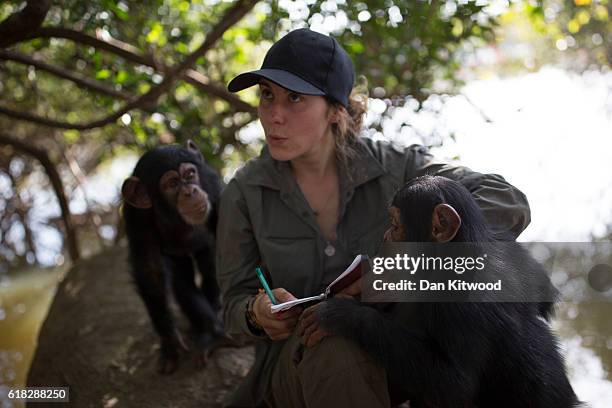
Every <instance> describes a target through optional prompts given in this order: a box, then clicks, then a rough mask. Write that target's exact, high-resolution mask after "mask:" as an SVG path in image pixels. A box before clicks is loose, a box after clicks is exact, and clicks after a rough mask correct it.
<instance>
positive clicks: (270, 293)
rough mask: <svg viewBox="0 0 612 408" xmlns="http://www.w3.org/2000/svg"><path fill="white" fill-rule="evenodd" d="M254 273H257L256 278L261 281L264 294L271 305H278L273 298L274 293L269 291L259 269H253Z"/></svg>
mask: <svg viewBox="0 0 612 408" xmlns="http://www.w3.org/2000/svg"><path fill="white" fill-rule="evenodd" d="M255 272H257V277H258V278H259V280H260V281H261V285H262V286H263V288H264V290H265V291H266V294H267V295H268V297H269V298H270V300H271V301H272V304H273V305H276V304H278V302H277V301H276V298H275V297H274V293H272V291H271V290H270V286H268V282H266V278H265V277H264V274H263V272H262V271H261V268H260V267H259V266H258V267H257V268H255Z"/></svg>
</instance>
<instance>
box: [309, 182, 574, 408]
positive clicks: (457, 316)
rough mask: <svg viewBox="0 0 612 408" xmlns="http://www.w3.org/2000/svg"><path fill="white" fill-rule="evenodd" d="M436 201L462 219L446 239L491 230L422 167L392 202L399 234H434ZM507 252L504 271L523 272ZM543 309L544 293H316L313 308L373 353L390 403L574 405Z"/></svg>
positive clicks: (420, 237) (466, 200)
mask: <svg viewBox="0 0 612 408" xmlns="http://www.w3.org/2000/svg"><path fill="white" fill-rule="evenodd" d="M441 203H446V204H448V205H450V206H451V207H453V208H454V209H455V210H456V212H457V214H458V215H459V216H460V219H461V224H460V227H459V230H458V231H457V233H456V235H455V236H454V238H453V239H452V241H455V242H491V241H493V240H494V239H495V237H494V236H493V234H491V232H490V231H489V229H488V228H487V226H486V223H485V220H484V217H483V215H482V214H481V211H480V209H479V208H478V206H477V204H476V202H475V201H474V199H473V198H472V196H471V195H470V193H469V192H468V190H467V189H465V188H464V187H463V186H462V185H461V184H459V183H457V182H455V181H452V180H449V179H446V178H443V177H432V176H424V177H420V178H417V179H415V180H412V181H411V182H409V183H408V184H406V185H405V186H404V187H403V188H402V189H401V190H400V191H399V192H398V193H397V195H396V196H395V198H394V201H393V204H392V206H393V207H396V208H398V209H399V214H400V217H401V222H402V223H403V227H404V230H405V240H406V241H414V242H429V241H432V237H431V231H432V211H433V210H434V208H435V207H436V206H437V205H439V204H441ZM506 261H508V262H507V265H508V266H506V267H505V268H507V269H504V271H503V273H505V274H508V273H516V274H521V273H522V272H521V271H519V270H513V269H512V268H514V267H515V266H516V265H517V264H518V263H517V262H513V261H512V260H508V259H506ZM504 265H506V263H504ZM522 265H524V263H523V264H522ZM522 276H523V275H522ZM537 287H538V285H536V289H535V290H548V289H537ZM551 309H552V303H547V302H542V303H537V302H532V303H529V302H512V303H510V302H508V303H501V302H500V303H476V302H474V303H389V304H377V305H375V306H374V307H372V306H368V305H366V304H361V303H359V302H356V301H354V300H348V299H338V298H334V299H330V300H327V301H325V302H323V303H322V304H321V305H320V306H319V308H318V309H317V312H316V316H317V320H318V324H319V326H320V327H321V328H322V329H323V330H326V331H327V332H328V333H330V334H332V335H341V336H344V337H346V338H349V339H353V340H354V341H355V342H356V343H357V344H359V345H360V346H361V347H362V348H363V349H364V350H366V351H367V352H368V353H370V354H371V355H373V356H374V357H376V358H377V359H378V360H379V361H380V363H381V364H382V365H383V366H384V367H385V368H386V370H387V374H388V380H389V390H390V393H391V398H392V400H394V402H395V403H399V402H401V401H405V400H407V399H409V400H410V406H411V407H412V408H414V407H437V408H447V407H481V408H506V407H507V408H511V407H512V408H517V407H521V408H522V407H533V408H567V407H574V406H578V405H579V402H578V400H577V398H576V395H575V394H574V391H573V389H572V387H571V385H570V383H569V381H568V379H567V376H566V374H565V368H564V363H563V359H562V357H561V355H560V353H559V350H558V346H557V340H556V338H555V336H554V334H553V333H552V332H551V330H550V328H549V325H548V324H547V321H546V319H547V318H548V317H549V315H550V313H551Z"/></svg>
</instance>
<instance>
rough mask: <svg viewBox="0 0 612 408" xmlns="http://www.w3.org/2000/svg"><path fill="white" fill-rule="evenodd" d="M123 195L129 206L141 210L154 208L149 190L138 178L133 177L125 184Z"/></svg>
mask: <svg viewBox="0 0 612 408" xmlns="http://www.w3.org/2000/svg"><path fill="white" fill-rule="evenodd" d="M121 195H122V196H123V199H124V200H125V201H126V202H127V203H128V204H130V205H131V206H133V207H136V208H140V209H141V210H146V209H148V208H151V206H152V205H151V199H150V198H149V194H147V189H146V188H145V186H144V184H142V183H141V182H140V179H139V178H138V177H134V176H132V177H130V178H128V179H126V180H125V181H124V182H123V186H121Z"/></svg>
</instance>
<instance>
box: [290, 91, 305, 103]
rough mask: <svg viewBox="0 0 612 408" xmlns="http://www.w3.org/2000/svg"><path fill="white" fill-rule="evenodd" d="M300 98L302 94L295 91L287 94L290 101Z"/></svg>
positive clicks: (296, 100) (297, 100)
mask: <svg viewBox="0 0 612 408" xmlns="http://www.w3.org/2000/svg"><path fill="white" fill-rule="evenodd" d="M301 100H302V95H300V94H296V93H290V94H289V101H290V102H299V101H301Z"/></svg>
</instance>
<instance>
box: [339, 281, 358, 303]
mask: <svg viewBox="0 0 612 408" xmlns="http://www.w3.org/2000/svg"><path fill="white" fill-rule="evenodd" d="M336 297H340V298H353V299H360V298H361V278H359V279H357V280H356V281H355V282H353V283H351V284H350V285H349V286H347V287H346V288H344V289H342V290H341V291H340V292H338V293H337V294H336Z"/></svg>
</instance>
